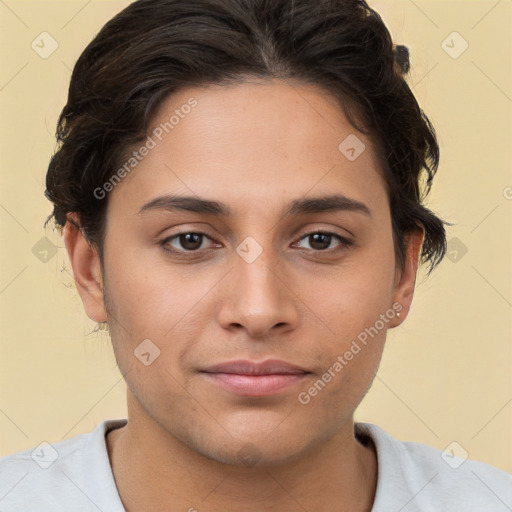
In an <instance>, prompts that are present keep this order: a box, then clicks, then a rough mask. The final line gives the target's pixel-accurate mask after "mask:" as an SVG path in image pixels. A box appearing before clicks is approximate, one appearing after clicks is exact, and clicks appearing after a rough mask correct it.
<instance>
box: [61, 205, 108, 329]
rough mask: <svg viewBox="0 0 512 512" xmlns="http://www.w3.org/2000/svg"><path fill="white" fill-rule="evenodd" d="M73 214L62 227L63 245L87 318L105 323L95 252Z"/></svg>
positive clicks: (101, 282) (101, 281)
mask: <svg viewBox="0 0 512 512" xmlns="http://www.w3.org/2000/svg"><path fill="white" fill-rule="evenodd" d="M79 226H80V223H79V220H78V217H77V216H76V215H75V214H68V221H67V222H66V225H65V226H64V243H65V245H66V250H67V252H68V255H69V259H70V261H71V267H72V268H73V276H74V278H75V284H76V287H77V290H78V293H79V294H80V297H81V299H82V302H83V304H84V308H85V312H86V313H87V316H88V317H89V318H90V319H91V320H94V321H95V322H98V323H102V322H106V321H107V313H106V309H105V300H104V294H103V278H102V274H101V264H100V259H99V256H98V252H97V250H96V249H95V248H94V247H92V246H91V244H90V243H89V241H88V240H87V239H86V237H85V236H84V234H83V232H82V230H81V229H80V228H79Z"/></svg>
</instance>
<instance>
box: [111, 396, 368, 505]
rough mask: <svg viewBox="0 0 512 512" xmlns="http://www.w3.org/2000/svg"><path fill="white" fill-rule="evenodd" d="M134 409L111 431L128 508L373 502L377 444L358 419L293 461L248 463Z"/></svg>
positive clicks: (114, 464)
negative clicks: (195, 443)
mask: <svg viewBox="0 0 512 512" xmlns="http://www.w3.org/2000/svg"><path fill="white" fill-rule="evenodd" d="M134 409H135V407H134V405H133V403H132V406H131V407H130V400H129V409H128V412H129V414H128V424H127V425H126V426H125V427H123V428H121V429H118V430H114V431H111V432H110V433H109V434H108V436H107V447H108V453H109V457H110V461H111V465H112V470H113V473H114V478H115V480H116V485H117V489H118V492H119V494H120V496H121V499H122V501H123V505H124V507H125V509H126V511H127V512H134V511H137V512H145V511H146V510H147V511H149V510H151V511H152V512H156V511H160V510H162V511H164V510H166V511H169V510H184V511H189V512H194V511H197V512H202V511H204V510H208V512H221V511H225V510H245V511H248V512H249V511H254V512H256V511H258V512H259V511H261V510H269V511H274V510H275V511H279V512H288V511H292V510H293V511H296V510H300V509H302V510H315V511H322V512H323V511H325V512H327V511H329V512H334V511H336V512H337V511H347V510H350V511H351V512H356V511H357V512H369V511H370V510H371V508H372V503H373V498H374V496H375V489H376V484H377V460H376V456H375V453H374V450H373V447H371V446H367V447H366V446H363V445H362V444H360V443H359V442H358V441H357V440H356V439H355V437H354V425H353V420H352V419H351V420H350V421H347V422H346V423H345V425H343V427H342V428H341V429H340V430H339V431H338V433H337V434H336V435H335V436H334V437H333V438H332V439H329V440H327V441H326V442H325V443H324V444H323V445H321V446H320V447H317V448H316V449H315V450H312V451H311V453H309V454H308V455H307V456H303V457H302V458H300V459H298V460H295V461H294V462H290V463H287V464H283V465H278V466H266V467H244V466H233V465H228V464H224V463H221V462H218V461H216V460H213V459H211V458H209V457H205V456H204V455H202V454H201V453H198V452H197V451H195V450H193V449H191V448H190V447H189V446H186V445H184V444H183V443H182V442H181V441H179V440H177V439H176V438H174V437H173V436H171V435H170V434H169V433H168V432H167V431H165V430H164V429H163V428H162V427H161V426H160V425H159V424H158V423H156V422H155V421H153V420H152V419H151V418H150V417H149V416H147V415H145V414H144V413H143V412H142V410H141V409H139V410H134ZM130 412H131V414H130ZM135 413H137V414H135ZM333 504H335V505H334V506H333Z"/></svg>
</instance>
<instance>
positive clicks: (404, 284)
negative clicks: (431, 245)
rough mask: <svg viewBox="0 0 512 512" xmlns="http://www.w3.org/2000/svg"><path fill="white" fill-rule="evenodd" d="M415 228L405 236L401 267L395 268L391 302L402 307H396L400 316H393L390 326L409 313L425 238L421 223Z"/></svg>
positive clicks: (396, 324)
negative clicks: (404, 249) (403, 257)
mask: <svg viewBox="0 0 512 512" xmlns="http://www.w3.org/2000/svg"><path fill="white" fill-rule="evenodd" d="M416 226H417V227H416V229H414V230H412V231H411V232H410V233H409V234H408V235H407V238H406V256H405V263H404V268H403V269H397V271H396V274H395V286H394V290H393V304H395V303H397V304H400V305H401V306H402V309H400V310H399V309H396V311H397V312H399V313H400V317H398V316H397V317H395V318H394V319H393V321H392V322H391V325H390V327H397V326H398V325H400V324H401V323H402V322H403V321H404V320H405V319H406V317H407V315H408V314H409V310H410V309H411V304H412V299H413V296H414V288H415V285H416V274H417V271H418V265H419V261H420V256H421V249H422V247H423V241H424V239H425V228H424V226H423V225H422V224H417V225H416Z"/></svg>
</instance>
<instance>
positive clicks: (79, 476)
mask: <svg viewBox="0 0 512 512" xmlns="http://www.w3.org/2000/svg"><path fill="white" fill-rule="evenodd" d="M126 422H127V420H126V419H121V420H107V421H104V422H102V423H100V424H99V425H98V426H97V427H96V428H95V429H94V430H93V431H92V432H90V433H88V434H82V435H79V436H75V437H73V438H71V439H67V440H65V441H60V442H58V443H54V444H53V445H50V444H42V445H39V447H37V448H35V449H33V450H26V451H23V452H18V453H15V454H13V455H8V456H5V457H2V458H0V511H1V512H60V511H62V512H73V511H80V512H85V511H91V512H92V511H94V512H98V511H102V512H125V510H124V508H123V505H122V502H121V499H120V498H119V494H118V492H117V488H116V485H115V481H114V476H113V473H112V468H111V466H110V463H109V459H108V453H107V446H106V441H105V434H106V433H107V432H108V431H109V430H111V429H115V428H119V427H122V426H124V425H125V424H126ZM355 428H356V435H357V437H358V439H361V440H363V439H364V437H369V438H370V439H371V440H372V441H373V443H374V445H375V447H376V450H377V460H378V480H377V493H376V496H375V502H374V505H373V508H372V512H399V511H400V512H413V511H415V512H416V511H429V512H451V511H457V512H477V511H478V512H511V511H512V475H510V474H508V473H506V472H504V471H500V470H498V469H496V468H494V467H492V466H490V465H488V464H484V463H482V462H475V461H472V460H465V459H462V458H458V457H456V456H453V452H451V451H450V450H448V452H447V453H446V454H445V453H444V452H440V451H439V450H436V449H434V448H431V447H429V446H426V445H423V444H420V443H410V442H402V441H398V440H396V439H394V438H392V437H391V436H390V435H389V434H387V433H386V432H385V431H384V430H382V429H381V428H380V427H378V426H376V425H372V424H368V423H356V427H355Z"/></svg>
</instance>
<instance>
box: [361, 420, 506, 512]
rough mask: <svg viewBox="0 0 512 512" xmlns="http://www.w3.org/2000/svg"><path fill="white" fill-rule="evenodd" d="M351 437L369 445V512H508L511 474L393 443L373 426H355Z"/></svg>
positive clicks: (419, 446) (449, 454) (408, 444)
mask: <svg viewBox="0 0 512 512" xmlns="http://www.w3.org/2000/svg"><path fill="white" fill-rule="evenodd" d="M356 435H357V436H358V437H362V438H364V437H368V438H370V439H371V440H372V442H373V444H374V445H375V448H376V451H377V459H378V468H379V469H378V482H377V494H376V497H375V507H374V509H373V511H372V512H380V511H381V510H387V509H389V506H390V505H393V506H396V505H399V508H400V506H402V507H404V508H403V510H404V512H406V511H407V512H411V511H420V510H443V511H452V510H453V511H455V510H457V511H458V510H464V511H467V512H484V511H485V512H488V511H490V510H492V511H493V512H501V511H503V512H510V510H512V475H510V474H509V473H507V472H505V471H501V470H499V469H497V468H495V467H493V466H491V465H489V464H485V463H483V462H477V461H474V460H471V459H466V458H461V457H458V456H456V455H455V454H454V453H453V451H452V450H450V449H448V450H446V451H444V452H442V451H440V450H437V449H436V448H432V447H431V446H427V445H425V444H421V443H414V442H404V441H399V440H397V439H394V438H393V437H392V436H390V435H389V434H388V433H387V432H385V431H384V430H383V429H381V428H380V427H378V426H377V425H372V424H367V423H357V424H356Z"/></svg>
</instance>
